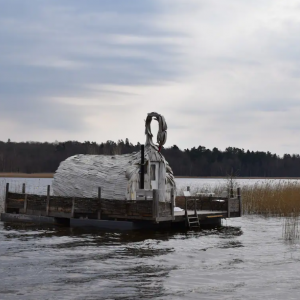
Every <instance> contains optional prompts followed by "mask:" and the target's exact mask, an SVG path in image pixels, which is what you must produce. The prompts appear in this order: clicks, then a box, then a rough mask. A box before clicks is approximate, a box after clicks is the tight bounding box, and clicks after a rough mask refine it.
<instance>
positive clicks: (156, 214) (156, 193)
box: [152, 189, 159, 221]
mask: <svg viewBox="0 0 300 300" xmlns="http://www.w3.org/2000/svg"><path fill="white" fill-rule="evenodd" d="M152 216H153V219H154V220H155V221H156V220H157V218H158V217H159V190H156V189H155V190H153V205H152Z"/></svg>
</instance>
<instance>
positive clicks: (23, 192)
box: [22, 183, 26, 194]
mask: <svg viewBox="0 0 300 300" xmlns="http://www.w3.org/2000/svg"><path fill="white" fill-rule="evenodd" d="M25 191H26V189H25V183H23V184H22V194H25Z"/></svg>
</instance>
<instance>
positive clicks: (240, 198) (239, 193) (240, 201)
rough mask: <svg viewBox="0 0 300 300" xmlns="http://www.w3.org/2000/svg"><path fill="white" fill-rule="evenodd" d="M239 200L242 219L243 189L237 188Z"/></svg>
mask: <svg viewBox="0 0 300 300" xmlns="http://www.w3.org/2000/svg"><path fill="white" fill-rule="evenodd" d="M237 198H238V201H239V213H240V217H241V216H242V214H243V205H242V197H241V188H239V187H238V188H237Z"/></svg>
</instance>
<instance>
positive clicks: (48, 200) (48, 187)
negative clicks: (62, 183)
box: [46, 185, 50, 216]
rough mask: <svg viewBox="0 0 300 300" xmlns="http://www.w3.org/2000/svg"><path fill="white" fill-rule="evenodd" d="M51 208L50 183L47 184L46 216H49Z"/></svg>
mask: <svg viewBox="0 0 300 300" xmlns="http://www.w3.org/2000/svg"><path fill="white" fill-rule="evenodd" d="M49 208H50V185H48V186H47V202H46V216H49Z"/></svg>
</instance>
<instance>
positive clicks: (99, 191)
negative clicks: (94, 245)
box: [97, 187, 101, 220]
mask: <svg viewBox="0 0 300 300" xmlns="http://www.w3.org/2000/svg"><path fill="white" fill-rule="evenodd" d="M98 199H99V205H100V207H99V209H98V213H97V218H98V220H100V219H101V200H100V199H101V187H98Z"/></svg>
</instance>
